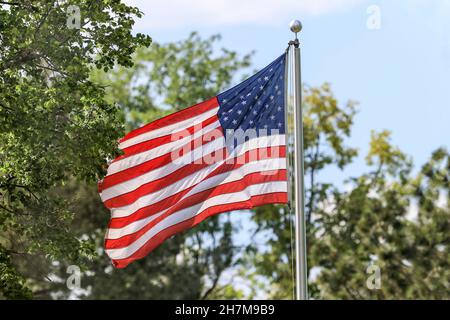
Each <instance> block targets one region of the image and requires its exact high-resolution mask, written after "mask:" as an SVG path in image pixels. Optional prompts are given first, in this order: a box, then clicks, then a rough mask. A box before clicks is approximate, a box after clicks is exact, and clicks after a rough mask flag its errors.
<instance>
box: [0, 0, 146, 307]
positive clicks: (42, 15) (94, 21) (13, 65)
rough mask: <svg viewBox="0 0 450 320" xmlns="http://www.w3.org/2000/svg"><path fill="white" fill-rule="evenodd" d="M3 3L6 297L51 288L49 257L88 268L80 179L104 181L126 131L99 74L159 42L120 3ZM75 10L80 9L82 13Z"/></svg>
mask: <svg viewBox="0 0 450 320" xmlns="http://www.w3.org/2000/svg"><path fill="white" fill-rule="evenodd" d="M70 5H71V6H72V7H71V8H72V9H74V8H78V9H79V12H80V13H81V19H80V25H79V28H78V26H77V24H76V23H75V26H76V28H72V24H71V23H72V20H71V19H72V18H73V19H75V18H77V17H72V16H71V12H70V11H68V9H70V8H69V7H68V4H67V2H66V1H42V0H38V1H29V0H23V1H20V2H17V1H9V2H8V1H2V2H1V7H0V25H1V30H2V32H1V35H0V48H1V49H0V123H1V129H0V226H1V231H0V268H1V273H0V296H3V297H4V298H12V299H14V298H29V297H30V296H31V294H32V291H34V292H35V293H42V292H45V290H46V289H47V286H48V280H47V279H46V278H45V276H46V275H47V272H48V268H47V267H46V265H45V263H44V261H52V260H66V261H70V262H71V263H75V264H80V265H81V264H83V262H84V260H85V259H86V258H90V257H92V255H93V254H94V247H93V246H92V244H90V243H89V242H87V241H85V240H82V239H80V238H77V237H76V236H75V235H74V234H73V233H72V232H71V230H70V228H71V225H70V224H71V221H72V219H73V215H74V212H73V211H71V210H70V205H71V204H70V201H71V199H70V197H60V196H56V193H57V192H56V191H57V190H58V189H59V188H61V187H62V186H63V185H64V184H65V183H67V182H68V181H71V180H72V179H79V180H85V181H96V180H97V179H98V178H99V177H100V176H101V175H102V174H103V173H104V168H103V165H104V159H105V158H108V157H111V156H112V155H113V154H114V153H115V152H116V143H115V141H116V140H117V139H118V138H119V137H120V135H121V134H122V133H123V129H122V125H121V123H120V118H119V117H118V108H117V106H116V105H115V104H111V103H108V102H107V101H105V91H104V88H102V87H101V86H100V85H99V84H97V83H95V82H93V81H91V80H90V79H89V75H90V73H91V71H92V70H93V69H94V68H101V69H104V70H105V71H107V70H109V69H110V68H112V67H113V66H114V65H115V64H118V65H122V66H124V67H129V66H131V65H132V60H131V54H132V53H133V52H134V51H135V50H136V48H138V47H139V46H148V45H150V42H151V39H150V37H148V36H144V35H142V34H137V35H132V34H131V28H132V25H133V23H134V18H135V17H141V16H142V13H141V12H140V11H139V10H138V9H137V8H133V7H130V6H127V5H124V4H122V3H121V2H120V1H116V0H105V1H82V0H74V1H70ZM74 6H75V7H74Z"/></svg>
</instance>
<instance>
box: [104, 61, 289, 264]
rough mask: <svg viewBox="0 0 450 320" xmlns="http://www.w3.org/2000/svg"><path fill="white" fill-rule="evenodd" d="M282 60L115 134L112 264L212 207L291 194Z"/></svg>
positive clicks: (140, 252)
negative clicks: (215, 92) (226, 87)
mask: <svg viewBox="0 0 450 320" xmlns="http://www.w3.org/2000/svg"><path fill="white" fill-rule="evenodd" d="M285 62H286V57H285V55H284V54H283V55H282V56H280V57H279V58H278V59H276V60H275V61H273V62H272V63H271V64H270V65H268V66H267V67H265V68H264V69H262V70H261V71H260V72H258V73H256V74H255V75H253V76H252V77H250V78H248V79H247V80H245V81H244V82H242V83H241V84H239V85H237V86H235V87H233V88H231V89H229V90H227V91H225V92H223V93H221V94H219V95H217V96H216V97H214V98H211V99H209V100H207V101H205V102H202V103H199V104H196V105H194V106H192V107H189V108H186V109H183V110H181V111H178V112H175V113H173V114H170V115H168V116H166V117H164V118H161V119H158V120H156V121H154V122H151V123H149V124H147V125H145V126H143V127H140V128H138V129H136V130H134V131H132V132H130V133H128V134H127V135H126V136H125V137H124V138H123V139H121V140H120V145H119V148H120V149H121V150H122V151H123V154H122V155H121V156H119V157H118V158H116V159H115V160H114V161H113V162H112V163H111V164H110V165H109V167H108V172H107V175H106V177H105V178H104V179H103V181H101V182H100V183H99V192H100V196H101V199H102V201H103V202H104V204H105V206H106V207H107V208H109V209H110V210H111V221H110V223H109V226H108V231H107V233H106V236H105V250H106V253H107V254H108V256H109V257H110V258H111V260H112V263H113V265H114V266H115V267H117V268H123V267H126V266H127V265H128V264H129V263H131V262H133V261H135V260H137V259H141V258H143V257H144V256H146V255H147V254H148V253H149V252H150V251H152V250H153V249H155V248H156V247H157V246H159V245H160V244H161V243H162V242H163V241H165V240H166V239H168V238H169V237H171V236H173V235H175V234H176V233H179V232H182V231H184V230H186V229H189V228H192V227H194V226H195V225H197V224H199V223H200V222H201V221H203V220H204V219H206V218H208V217H210V216H212V215H216V214H219V213H223V212H228V211H232V210H241V209H250V208H253V207H255V206H260V205H263V204H269V203H286V202H287V172H286V148H285V79H284V77H285Z"/></svg>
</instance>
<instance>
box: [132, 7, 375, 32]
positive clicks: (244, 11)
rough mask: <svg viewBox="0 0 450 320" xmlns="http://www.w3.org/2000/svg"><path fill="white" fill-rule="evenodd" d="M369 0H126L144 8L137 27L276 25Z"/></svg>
mask: <svg viewBox="0 0 450 320" xmlns="http://www.w3.org/2000/svg"><path fill="white" fill-rule="evenodd" d="M364 1H366V0H151V1H148V0H125V1H124V2H125V3H127V4H130V5H133V6H136V7H138V8H139V9H141V11H142V12H144V13H145V16H144V18H142V19H140V20H139V21H138V22H137V25H136V29H138V30H144V29H145V30H148V29H169V28H170V29H173V28H183V27H186V28H192V27H204V26H230V25H242V24H258V25H275V24H278V23H280V22H281V23H286V21H289V20H290V19H292V18H294V17H297V18H300V19H301V18H303V17H306V16H314V15H321V14H327V13H333V12H341V11H345V10H348V9H350V8H352V7H354V6H355V5H358V4H359V3H362V2H364Z"/></svg>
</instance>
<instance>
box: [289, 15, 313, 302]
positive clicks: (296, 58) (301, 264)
mask: <svg viewBox="0 0 450 320" xmlns="http://www.w3.org/2000/svg"><path fill="white" fill-rule="evenodd" d="M289 26H290V29H291V31H292V32H294V33H295V40H294V41H290V42H289V49H290V50H291V49H293V50H294V52H293V54H290V55H289V56H290V63H292V67H293V68H292V76H293V77H292V81H293V88H294V92H293V96H294V108H293V109H294V140H295V144H294V155H295V161H294V170H295V176H296V177H295V184H294V186H295V193H294V194H295V204H294V207H295V257H296V259H295V260H296V268H295V271H296V298H297V300H308V270H307V264H306V225H305V193H304V160H303V114H302V84H301V68H300V42H299V41H298V38H297V33H299V32H300V31H301V30H302V24H301V22H300V21H298V20H293V21H292V22H291V23H290V25H289Z"/></svg>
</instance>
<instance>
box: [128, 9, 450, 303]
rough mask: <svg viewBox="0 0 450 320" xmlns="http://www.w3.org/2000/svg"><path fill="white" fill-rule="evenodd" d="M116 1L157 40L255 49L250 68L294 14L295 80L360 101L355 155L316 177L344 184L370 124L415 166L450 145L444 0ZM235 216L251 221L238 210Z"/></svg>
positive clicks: (282, 43)
mask: <svg viewBox="0 0 450 320" xmlns="http://www.w3.org/2000/svg"><path fill="white" fill-rule="evenodd" d="M125 2H126V3H128V4H132V5H136V6H137V7H139V8H140V9H141V11H143V12H144V13H145V16H144V17H143V18H142V19H141V20H139V21H138V22H137V23H136V25H135V29H134V30H135V32H142V33H145V34H149V35H150V36H151V37H152V38H153V40H154V41H156V42H159V43H165V42H171V41H177V40H183V39H185V38H186V37H187V36H188V35H189V33H190V32H192V31H198V32H199V33H200V34H201V35H202V36H203V37H207V36H209V35H212V34H217V33H219V34H221V35H222V36H223V38H222V41H221V46H223V47H226V48H228V49H230V50H234V51H237V52H238V53H240V54H246V53H248V52H250V51H253V50H254V51H255V55H254V57H253V66H252V67H253V68H255V69H262V68H263V67H264V66H266V65H267V64H269V63H270V62H271V61H272V60H274V59H275V58H276V57H278V56H279V55H280V54H281V53H282V52H283V51H284V50H285V49H286V47H287V43H288V41H289V40H291V39H292V38H293V34H292V33H291V32H290V30H289V27H288V26H289V22H290V21H291V20H292V19H299V20H301V21H302V23H303V30H302V32H301V33H300V35H299V38H300V41H301V49H302V80H303V82H304V83H306V84H308V85H312V86H318V85H321V84H322V83H324V82H329V83H330V84H331V86H332V89H333V92H334V94H335V96H336V97H337V98H338V100H339V101H340V103H341V104H344V103H346V102H347V101H348V100H349V99H350V100H355V101H358V102H359V106H358V114H357V116H356V118H355V124H354V127H353V130H352V136H351V137H350V138H349V139H348V140H347V144H348V145H349V146H352V147H356V148H358V149H359V152H360V156H359V157H358V158H357V159H356V161H355V162H354V163H353V164H351V165H350V166H348V167H347V168H346V169H345V170H344V171H340V170H338V169H330V170H326V171H325V172H324V173H322V175H321V177H320V178H321V180H322V181H323V182H325V181H326V182H332V183H334V184H336V185H340V184H341V185H343V184H344V181H345V179H347V178H349V177H351V176H353V177H354V176H358V175H360V174H362V173H364V172H367V170H368V168H367V166H366V165H365V162H364V156H365V154H366V153H367V150H368V144H369V141H370V134H371V131H372V130H375V131H381V130H384V129H387V130H390V131H392V143H393V144H394V145H396V146H399V147H400V149H401V150H403V152H405V153H406V154H408V155H409V156H411V157H412V158H413V160H414V163H415V165H416V170H417V169H418V168H419V166H420V165H422V164H423V163H424V162H426V161H427V159H428V158H429V157H430V155H431V152H432V151H433V150H435V149H437V148H438V147H440V146H444V147H447V148H450V0H395V1H392V0H389V1H388V0H386V1H383V0H379V1H375V0H373V1H367V0H277V1H275V0H190V1H185V0H151V1H148V0H147V1H145V0H125ZM237 80H238V79H237ZM186 107H187V106H186ZM232 216H233V215H232ZM234 217H235V218H236V222H237V223H239V224H240V225H241V226H243V227H244V228H248V227H250V225H249V224H248V223H246V222H248V219H247V218H239V217H237V215H235V216H234ZM245 233H246V232H241V234H245ZM248 234H250V233H248ZM241 240H242V241H243V242H245V241H246V240H245V237H244V238H242V239H241ZM260 240H261V242H262V243H264V239H260ZM262 297H263V296H262Z"/></svg>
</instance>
